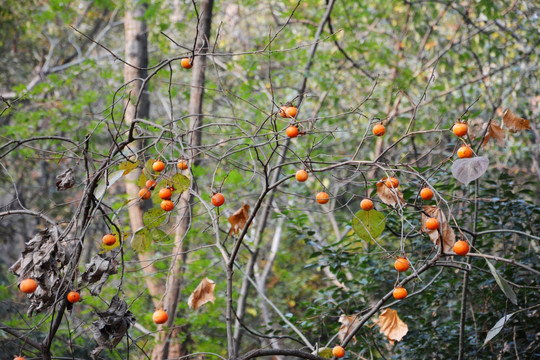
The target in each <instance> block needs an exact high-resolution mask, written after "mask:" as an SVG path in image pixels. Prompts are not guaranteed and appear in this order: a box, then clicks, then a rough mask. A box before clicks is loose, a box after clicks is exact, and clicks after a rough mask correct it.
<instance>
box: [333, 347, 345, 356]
mask: <svg viewBox="0 0 540 360" xmlns="http://www.w3.org/2000/svg"><path fill="white" fill-rule="evenodd" d="M332 354H333V355H334V356H335V357H337V358H338V359H339V358H342V357H344V356H345V349H344V348H343V347H342V346H339V345H336V346H334V348H333V349H332Z"/></svg>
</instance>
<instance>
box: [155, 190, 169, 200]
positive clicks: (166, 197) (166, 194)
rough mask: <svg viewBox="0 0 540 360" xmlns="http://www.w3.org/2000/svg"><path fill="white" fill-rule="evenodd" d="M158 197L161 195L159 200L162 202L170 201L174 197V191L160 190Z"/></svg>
mask: <svg viewBox="0 0 540 360" xmlns="http://www.w3.org/2000/svg"><path fill="white" fill-rule="evenodd" d="M158 195H159V198H160V199H162V200H170V199H171V196H172V191H171V190H169V189H167V188H163V189H161V190H159V194H158Z"/></svg>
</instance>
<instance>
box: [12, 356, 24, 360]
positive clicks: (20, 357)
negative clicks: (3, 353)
mask: <svg viewBox="0 0 540 360" xmlns="http://www.w3.org/2000/svg"><path fill="white" fill-rule="evenodd" d="M13 360H26V358H25V357H24V356H17V357H15V358H14V359H13Z"/></svg>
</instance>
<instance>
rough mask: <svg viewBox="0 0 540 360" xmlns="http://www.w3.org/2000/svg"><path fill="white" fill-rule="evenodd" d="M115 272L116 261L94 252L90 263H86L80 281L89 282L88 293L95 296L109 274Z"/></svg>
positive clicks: (116, 270) (116, 268)
mask: <svg viewBox="0 0 540 360" xmlns="http://www.w3.org/2000/svg"><path fill="white" fill-rule="evenodd" d="M117 272H118V261H116V260H115V259H114V258H112V257H106V256H105V255H104V254H96V255H94V257H93V258H92V260H91V261H90V263H89V264H86V271H85V272H84V273H82V274H81V283H84V284H89V285H90V286H89V287H88V289H89V290H90V294H92V295H94V296H97V295H99V293H100V292H101V288H102V287H103V285H104V284H105V282H106V281H107V279H108V278H109V276H110V275H113V274H116V273H117Z"/></svg>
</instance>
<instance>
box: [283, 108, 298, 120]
mask: <svg viewBox="0 0 540 360" xmlns="http://www.w3.org/2000/svg"><path fill="white" fill-rule="evenodd" d="M297 113H298V109H297V108H296V107H294V106H289V107H288V108H286V109H285V114H286V115H287V117H288V118H295V117H296V114H297Z"/></svg>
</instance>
